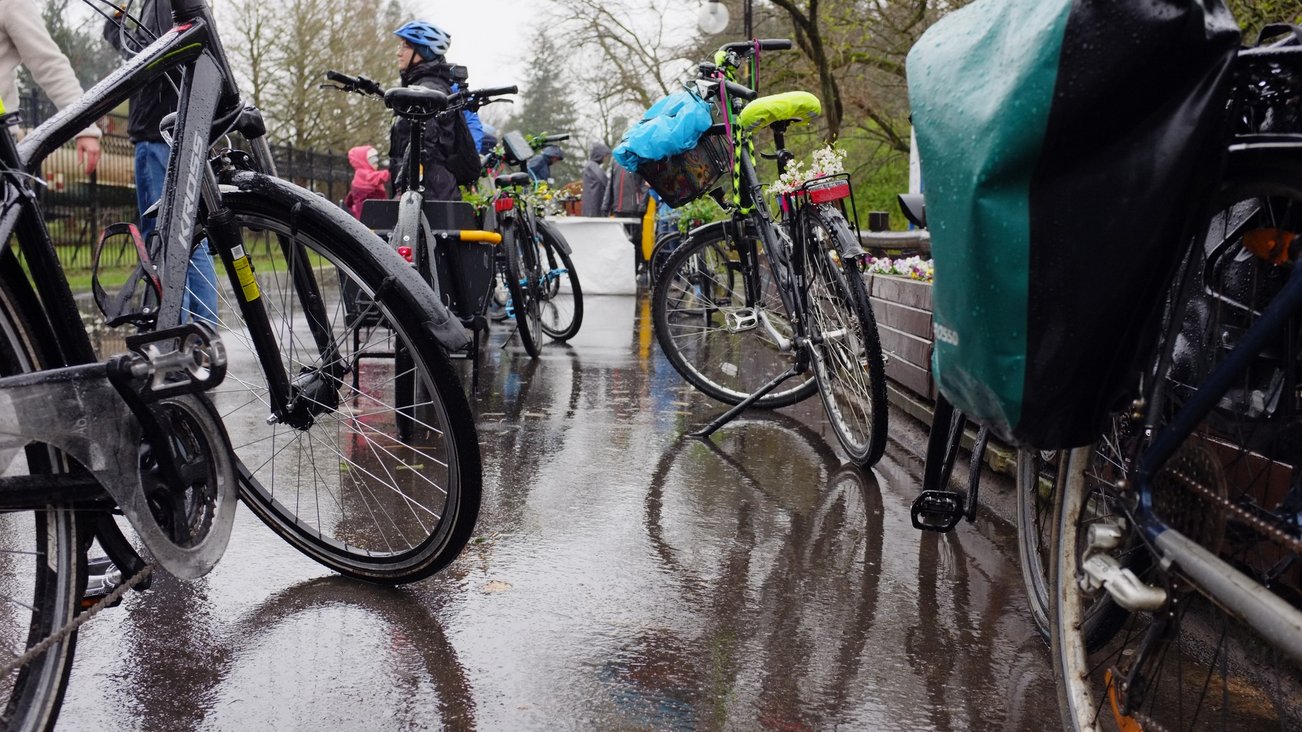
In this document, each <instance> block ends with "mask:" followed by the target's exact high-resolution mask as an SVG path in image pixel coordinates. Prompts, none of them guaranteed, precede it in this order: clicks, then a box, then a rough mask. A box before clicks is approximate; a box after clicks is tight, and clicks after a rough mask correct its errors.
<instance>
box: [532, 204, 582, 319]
mask: <svg viewBox="0 0 1302 732" xmlns="http://www.w3.org/2000/svg"><path fill="white" fill-rule="evenodd" d="M538 233H539V234H540V235H541V236H542V245H543V248H542V252H543V254H544V256H543V257H542V261H541V264H542V266H543V282H542V288H541V291H542V302H541V303H540V304H539V314H540V316H541V318H542V329H543V332H544V333H546V334H547V335H548V336H550V337H551V338H553V339H555V340H558V341H568V340H569V339H571V338H573V337H574V336H576V335H578V333H579V328H582V327H583V286H582V285H581V284H580V283H579V273H578V271H577V270H576V269H574V260H573V259H572V258H571V257H570V255H569V254H568V253H567V252H566V251H565V247H564V246H562V244H561V241H558V237H560V232H558V231H556V230H555V229H553V228H552V227H551V225H550V224H548V223H547V222H546V221H539V222H538Z"/></svg>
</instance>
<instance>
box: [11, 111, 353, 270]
mask: <svg viewBox="0 0 1302 732" xmlns="http://www.w3.org/2000/svg"><path fill="white" fill-rule="evenodd" d="M19 102H20V104H19V106H20V108H21V109H22V112H23V129H22V130H20V131H19V134H22V133H23V131H25V130H29V129H31V128H33V127H35V126H37V125H40V124H41V123H42V122H44V121H45V120H47V119H49V117H50V116H51V115H52V114H53V113H54V111H55V109H54V105H53V104H51V103H50V101H49V100H48V99H46V98H45V97H44V96H43V95H41V94H40V93H37V92H27V93H24V94H23V95H22V96H21V97H20V99H19ZM100 126H101V127H103V128H105V132H104V136H103V137H102V138H101V140H100V161H99V166H98V167H97V168H96V170H95V172H94V173H93V174H91V175H86V173H85V172H84V171H83V170H82V169H81V168H80V167H79V166H78V165H77V153H76V147H75V144H74V143H71V142H70V143H68V144H67V145H64V146H63V147H61V148H60V149H58V150H56V151H55V152H54V153H53V154H52V155H50V157H48V158H46V159H45V161H44V162H43V163H42V164H41V171H40V172H41V176H42V178H44V179H45V181H46V184H47V185H46V186H45V188H44V189H43V190H42V192H41V194H40V195H41V205H42V209H43V211H44V213H45V218H46V222H47V224H48V225H49V228H50V234H51V236H52V237H53V239H54V243H55V246H56V247H58V250H59V258H60V260H61V261H62V262H63V266H64V267H65V268H67V269H89V268H90V266H91V259H92V251H93V247H94V244H95V241H96V240H97V239H98V238H99V233H100V232H101V231H103V229H104V227H106V226H108V225H109V224H112V223H116V222H119V221H130V222H138V220H139V216H138V211H137V205H136V186H135V148H134V146H133V145H132V143H131V140H130V139H128V137H127V119H126V116H125V115H119V114H110V115H109V116H108V117H107V118H105V119H104V120H102V121H101V125H100ZM271 149H272V156H273V158H274V159H275V161H276V169H277V172H278V173H279V175H280V177H282V178H285V179H287V180H292V181H294V182H295V183H297V184H298V185H301V186H303V187H304V188H307V189H308V190H312V191H315V192H317V193H320V194H321V195H322V196H324V197H326V198H327V199H328V200H330V201H334V202H340V201H342V200H343V198H344V196H345V195H347V193H348V186H349V184H350V182H351V181H352V177H353V171H352V168H351V167H350V166H349V164H348V159H347V156H346V155H345V154H337V153H334V152H316V151H312V150H299V149H297V148H295V147H293V146H291V145H279V144H275V143H272V145H271ZM135 261H136V255H135V251H134V249H132V248H131V247H130V246H128V245H127V243H126V242H120V243H119V245H118V246H113V247H107V248H106V249H105V252H104V254H103V257H102V260H101V266H107V267H115V266H122V265H131V264H134V263H135Z"/></svg>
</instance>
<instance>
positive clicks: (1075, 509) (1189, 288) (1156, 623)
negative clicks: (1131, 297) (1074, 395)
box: [1050, 28, 1302, 729]
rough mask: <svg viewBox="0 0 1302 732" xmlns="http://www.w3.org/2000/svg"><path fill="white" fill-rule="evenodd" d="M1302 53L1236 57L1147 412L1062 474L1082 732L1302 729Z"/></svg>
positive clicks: (1140, 401) (1073, 698)
mask: <svg viewBox="0 0 1302 732" xmlns="http://www.w3.org/2000/svg"><path fill="white" fill-rule="evenodd" d="M1275 30H1276V31H1279V30H1280V28H1276V29H1275ZM1300 41H1302V39H1298V38H1296V37H1294V38H1293V40H1292V42H1291V43H1289V42H1284V43H1281V44H1276V45H1259V46H1257V47H1255V48H1248V49H1242V50H1240V51H1239V53H1238V56H1237V58H1236V59H1235V61H1234V73H1235V82H1236V83H1235V85H1234V88H1233V91H1232V97H1231V102H1230V105H1229V108H1230V110H1231V112H1232V119H1231V121H1232V122H1233V123H1234V124H1235V129H1234V131H1233V136H1232V137H1231V138H1230V139H1229V140H1227V141H1226V143H1228V144H1227V145H1226V149H1225V153H1224V155H1225V160H1226V162H1225V165H1224V167H1223V171H1222V174H1221V176H1220V181H1219V183H1218V185H1217V189H1216V191H1215V193H1214V195H1213V197H1212V201H1211V204H1210V205H1209V206H1208V207H1207V208H1206V210H1205V211H1204V212H1201V213H1199V218H1198V220H1197V221H1196V222H1191V223H1194V224H1197V225H1198V226H1197V234H1196V235H1194V236H1191V237H1190V238H1189V239H1188V241H1189V242H1190V246H1189V248H1188V250H1187V251H1186V252H1185V253H1184V255H1183V258H1182V261H1181V264H1180V267H1179V269H1178V270H1177V274H1176V276H1175V280H1174V283H1173V285H1172V287H1171V289H1170V291H1169V292H1170V296H1169V298H1168V301H1167V304H1166V307H1165V309H1164V312H1163V318H1162V325H1161V327H1160V329H1159V332H1158V336H1157V338H1156V339H1155V345H1154V348H1153V350H1152V354H1151V357H1150V358H1149V359H1148V361H1147V363H1148V364H1149V365H1148V366H1147V367H1145V368H1144V369H1143V370H1142V372H1141V373H1140V374H1138V378H1137V386H1136V387H1135V390H1134V394H1135V396H1136V398H1135V401H1134V402H1133V404H1132V405H1130V407H1128V408H1127V409H1125V410H1123V411H1122V412H1121V413H1120V414H1118V415H1117V416H1116V417H1115V418H1114V419H1113V421H1112V424H1111V427H1110V429H1109V430H1108V432H1107V433H1106V434H1104V435H1103V436H1102V437H1101V438H1100V440H1099V442H1098V443H1097V444H1096V445H1093V446H1089V447H1083V448H1077V449H1075V450H1072V451H1071V452H1070V453H1066V454H1062V453H1060V454H1059V455H1058V456H1057V462H1058V463H1059V469H1058V471H1057V474H1056V476H1055V480H1054V481H1053V501H1054V521H1055V522H1056V543H1055V549H1054V550H1053V554H1052V559H1051V568H1050V569H1051V571H1050V576H1051V579H1052V583H1051V587H1052V592H1053V597H1054V600H1055V606H1056V615H1055V617H1054V618H1053V624H1052V628H1051V630H1052V638H1053V659H1054V669H1055V676H1056V677H1057V678H1058V681H1059V696H1060V699H1061V701H1062V709H1063V719H1064V724H1066V725H1068V726H1070V727H1073V728H1079V729H1093V728H1096V727H1097V726H1098V725H1100V724H1102V723H1103V722H1104V721H1106V720H1111V721H1112V722H1113V723H1115V724H1116V725H1118V726H1123V728H1124V726H1125V725H1127V724H1140V725H1144V726H1155V725H1163V726H1172V725H1178V726H1180V727H1181V728H1186V727H1192V726H1194V725H1206V726H1210V725H1219V726H1223V727H1230V726H1234V727H1236V728H1258V729H1260V728H1264V727H1265V726H1267V725H1269V726H1272V727H1274V726H1278V727H1279V728H1296V727H1297V726H1298V725H1299V724H1300V723H1302V703H1300V702H1299V700H1302V610H1300V609H1299V608H1302V581H1299V577H1298V567H1299V566H1302V563H1300V562H1299V560H1300V559H1302V529H1299V519H1298V515H1299V508H1300V507H1302V483H1300V482H1299V480H1298V466H1302V455H1299V454H1298V450H1297V445H1298V444H1299V443H1298V440H1297V428H1298V423H1299V416H1300V412H1299V409H1300V405H1299V403H1298V400H1297V398H1296V384H1297V373H1298V372H1297V358H1298V346H1297V341H1296V334H1297V332H1298V325H1299V323H1300V322H1302V320H1299V316H1298V314H1299V312H1302V267H1299V266H1297V263H1296V252H1297V250H1296V247H1293V246H1290V244H1291V243H1292V242H1293V241H1295V240H1296V237H1297V235H1298V233H1299V232H1302V216H1300V214H1302V155H1299V153H1298V150H1299V149H1302V134H1300V133H1302V126H1300V125H1298V124H1297V122H1298V119H1299V108H1298V105H1297V99H1298V91H1299V89H1302V45H1300Z"/></svg>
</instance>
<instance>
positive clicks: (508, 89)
mask: <svg viewBox="0 0 1302 732" xmlns="http://www.w3.org/2000/svg"><path fill="white" fill-rule="evenodd" d="M519 93H520V87H518V86H495V87H491V88H488V89H476V90H475V96H477V97H479V98H480V99H483V98H484V97H500V96H502V95H503V94H519Z"/></svg>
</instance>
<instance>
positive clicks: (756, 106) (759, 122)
mask: <svg viewBox="0 0 1302 732" xmlns="http://www.w3.org/2000/svg"><path fill="white" fill-rule="evenodd" d="M822 112H823V105H822V104H820V103H819V102H818V97H816V96H814V95H813V94H810V93H809V92H805V91H791V92H783V93H781V94H770V95H768V96H766V97H760V98H759V99H756V100H755V101H753V102H749V103H747V105H746V106H745V107H744V108H742V110H741V114H740V115H738V117H737V121H738V122H739V123H740V124H741V126H742V127H744V128H746V129H747V130H757V129H759V128H761V127H767V126H769V125H771V124H773V123H774V122H781V121H783V120H790V121H793V122H808V121H809V120H811V119H813V118H814V117H817V116H818V115H819V114H821V113H822Z"/></svg>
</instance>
